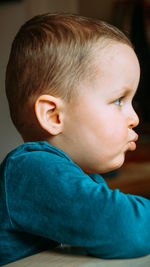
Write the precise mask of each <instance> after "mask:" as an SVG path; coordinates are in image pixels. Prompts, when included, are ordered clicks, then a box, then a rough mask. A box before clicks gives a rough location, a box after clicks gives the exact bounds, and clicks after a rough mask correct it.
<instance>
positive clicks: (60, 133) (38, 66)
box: [6, 14, 139, 171]
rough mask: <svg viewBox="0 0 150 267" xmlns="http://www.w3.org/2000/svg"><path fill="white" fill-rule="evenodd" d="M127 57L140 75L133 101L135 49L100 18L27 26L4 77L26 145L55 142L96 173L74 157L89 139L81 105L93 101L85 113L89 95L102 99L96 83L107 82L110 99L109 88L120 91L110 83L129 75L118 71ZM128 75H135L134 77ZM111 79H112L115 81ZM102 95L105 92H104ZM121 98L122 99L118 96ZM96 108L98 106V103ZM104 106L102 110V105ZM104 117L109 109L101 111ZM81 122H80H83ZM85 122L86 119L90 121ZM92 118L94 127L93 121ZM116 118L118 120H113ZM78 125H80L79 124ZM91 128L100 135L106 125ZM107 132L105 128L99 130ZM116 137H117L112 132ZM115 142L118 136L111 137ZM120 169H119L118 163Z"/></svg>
mask: <svg viewBox="0 0 150 267" xmlns="http://www.w3.org/2000/svg"><path fill="white" fill-rule="evenodd" d="M123 54H125V56H124V58H122V59H121V60H125V57H129V60H128V62H126V66H127V67H129V66H128V65H130V61H133V64H131V67H130V71H132V72H134V71H135V73H133V76H134V78H135V76H136V75H137V80H136V81H133V83H134V85H132V86H133V87H134V88H132V89H133V90H132V91H134V92H132V94H131V97H133V95H134V93H135V91H136V87H137V84H138V79H139V77H138V76H139V65H138V60H137V58H136V56H135V54H134V51H133V48H132V44H131V43H130V41H129V40H128V38H127V37H126V36H125V35H124V34H123V33H122V32H120V31H119V30H118V29H116V28H115V27H113V26H110V25H109V24H107V23H105V22H102V21H99V20H96V19H90V18H84V17H81V16H78V15H69V14H68V15H63V14H45V15H40V16H36V17H34V18H33V19H31V20H30V21H28V22H27V23H25V24H24V25H23V26H22V27H21V29H20V31H19V32H18V34H17V35H16V37H15V40H14V42H13V44H12V49H11V54H10V58H9V62H8V66H7V72H6V94H7V97H8V102H9V106H10V113H11V117H12V120H13V122H14V124H15V126H16V128H17V129H18V131H19V132H20V133H21V135H22V136H23V138H24V140H26V141H34V140H35V141H36V140H48V141H49V140H50V139H51V141H50V142H51V143H52V144H53V145H56V146H57V147H59V148H61V149H63V150H64V151H65V152H66V153H67V154H69V155H70V157H71V158H72V159H73V160H74V161H75V162H76V163H77V164H78V165H79V166H80V167H82V168H83V169H84V170H86V171H95V167H93V169H92V166H91V167H90V166H89V165H90V164H89V163H88V166H89V170H88V168H87V166H86V165H87V164H84V163H81V161H82V160H79V162H78V160H77V158H80V156H79V155H78V156H77V153H75V154H76V156H75V154H74V153H73V151H75V150H76V149H77V150H78V151H79V150H80V149H79V145H81V144H83V143H84V142H82V143H81V144H80V140H79V139H80V135H82V138H84V136H83V135H84V134H85V133H84V131H83V132H82V128H83V127H82V122H83V124H84V118H83V116H82V115H81V116H80V113H78V111H79V110H80V108H81V105H82V102H86V101H89V103H88V102H86V103H84V104H85V105H86V104H87V106H86V108H87V109H88V107H89V109H90V108H91V107H90V104H91V103H90V98H89V99H88V96H89V97H91V101H92V95H93V96H94V97H100V95H98V94H97V91H96V90H97V88H96V87H97V84H96V83H97V81H98V79H101V81H98V83H100V84H103V83H104V92H105V93H106V88H105V87H108V88H107V89H108V90H107V91H108V92H107V93H108V95H109V94H110V91H111V86H112V87H113V88H114V87H115V86H116V88H117V89H116V90H118V91H119V88H118V86H117V84H112V85H110V82H111V79H112V82H113V83H117V79H118V83H119V81H120V79H121V78H120V75H121V76H123V77H124V75H125V76H127V73H126V72H128V70H125V69H124V68H123V67H122V71H123V72H120V69H119V68H121V61H120V57H121V56H122V57H123ZM117 62H118V63H117ZM117 64H118V69H117ZM133 65H134V66H133ZM106 68H107V73H106ZM113 68H114V70H113ZM135 68H136V70H135ZM112 72H113V73H112ZM129 74H130V76H132V73H128V75H129ZM113 75H114V77H115V78H114V80H113V78H112V77H111V76H113ZM105 76H107V77H105ZM123 77H122V79H123ZM104 78H105V82H106V80H107V81H108V85H107V86H106V85H105V82H104V81H103V80H104ZM127 78H129V79H130V78H132V77H125V79H127ZM135 79H136V78H135ZM100 84H99V85H100ZM129 86H130V85H129ZM100 87H101V86H100ZM102 89H103V88H102ZM120 89H121V88H120ZM101 92H103V91H102V90H101ZM104 92H103V95H104ZM91 93H92V95H91ZM110 95H111V94H110ZM80 96H81V98H80ZM120 97H123V95H122V94H120ZM131 97H130V98H131ZM118 98H119V96H118ZM115 99H117V98H115V96H114V99H113V97H112V100H109V101H112V102H113V101H115ZM95 100H96V99H95ZM95 100H94V101H95ZM92 104H93V105H94V106H96V103H92ZM100 105H103V104H102V103H101V101H100V103H99V106H100ZM82 109H83V108H82ZM97 111H98V110H97ZM98 112H99V111H98ZM104 112H105V110H103V113H104ZM66 114H67V115H66ZM112 114H113V109H112ZM74 115H76V117H74ZM93 115H94V114H93ZM95 115H97V114H95ZM85 116H86V114H85ZM79 117H81V118H82V121H81V120H80V119H79ZM85 119H86V120H87V118H85ZM88 119H89V120H90V121H89V123H91V120H92V118H88ZM113 119H114V120H115V118H112V120H113ZM136 120H137V119H136ZM105 122H106V121H105ZM77 123H81V125H78V124H77ZM137 123H138V122H136V123H135V124H137ZM106 124H107V122H106ZM135 126H136V125H133V126H131V127H130V128H133V127H135ZM92 127H93V129H92V130H94V128H95V131H97V128H99V127H103V126H102V125H101V126H100V125H98V121H97V125H93V126H92ZM119 127H120V125H119V124H118V125H117V127H116V134H117V132H118V133H119ZM104 128H105V127H104ZM108 128H111V127H108ZM86 129H87V131H88V130H89V137H88V139H89V143H90V142H92V141H93V140H92V139H91V140H90V138H94V136H92V135H90V129H88V127H87V128H86ZM103 130H104V129H103V128H101V131H103ZM109 130H110V129H109ZM112 134H114V132H113V131H112ZM106 135H107V133H106ZM131 135H132V136H131ZM133 135H134V134H133V133H132V134H130V139H131V138H132V139H133ZM134 136H135V135H134ZM54 137H55V138H54ZM99 137H100V136H99ZM112 138H114V137H113V136H112ZM85 140H86V138H85ZM86 141H87V140H86ZM86 141H85V144H84V147H83V148H81V151H80V152H79V154H80V155H81V157H82V158H83V155H84V153H86V156H87V157H88V156H89V155H88V154H87V153H89V151H90V149H89V151H88V149H87V151H86V149H85V147H86V146H88V142H87V143H86ZM109 145H110V144H108V146H109ZM80 147H81V146H80ZM99 149H100V148H99ZM110 149H111V148H110ZM112 149H113V147H112ZM106 150H107V147H106ZM126 150H127V149H126ZM82 151H83V152H84V153H83V154H82ZM124 152H125V151H124ZM102 153H103V152H102ZM93 160H94V157H93ZM90 161H91V159H90V156H89V162H90ZM122 161H123V160H122ZM95 162H96V161H95ZM95 164H96V163H95ZM91 165H92V164H91ZM120 165H121V164H120ZM116 167H118V165H117V164H116V166H115V168H116ZM109 169H113V167H110V168H107V166H104V167H103V169H101V170H100V171H108V170H109Z"/></svg>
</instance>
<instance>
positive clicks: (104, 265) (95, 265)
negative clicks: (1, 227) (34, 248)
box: [5, 247, 150, 267]
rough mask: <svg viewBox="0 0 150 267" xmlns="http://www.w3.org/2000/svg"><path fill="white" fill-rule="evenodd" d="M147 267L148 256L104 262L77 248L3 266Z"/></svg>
mask: <svg viewBox="0 0 150 267" xmlns="http://www.w3.org/2000/svg"><path fill="white" fill-rule="evenodd" d="M7 266H8V267H34V266H36V267H129V266H131V267H134V266H135V267H148V266H150V255H148V256H145V257H141V258H136V259H123V260H122V259H121V260H120V259H112V260H104V259H98V258H95V257H89V256H87V255H86V253H85V252H84V250H81V249H79V248H70V247H64V248H58V249H55V250H51V251H49V250H48V251H44V252H41V253H38V254H35V255H33V256H30V257H27V258H24V259H22V260H19V261H15V262H13V263H10V264H7V265H5V267H7Z"/></svg>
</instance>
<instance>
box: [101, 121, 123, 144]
mask: <svg viewBox="0 0 150 267" xmlns="http://www.w3.org/2000/svg"><path fill="white" fill-rule="evenodd" d="M103 137H104V139H105V140H106V141H108V140H109V141H110V143H112V145H115V144H118V143H119V142H124V141H126V140H127V138H128V127H127V124H126V122H125V121H123V119H121V120H120V119H119V118H118V120H114V119H113V117H112V119H111V120H109V121H107V123H105V127H103Z"/></svg>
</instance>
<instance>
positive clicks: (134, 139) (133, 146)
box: [129, 134, 138, 151]
mask: <svg viewBox="0 0 150 267" xmlns="http://www.w3.org/2000/svg"><path fill="white" fill-rule="evenodd" d="M137 140H138V135H137V134H136V135H135V136H134V138H133V139H131V140H130V141H129V150H130V151H133V150H135V149H136V143H135V142H136V141H137Z"/></svg>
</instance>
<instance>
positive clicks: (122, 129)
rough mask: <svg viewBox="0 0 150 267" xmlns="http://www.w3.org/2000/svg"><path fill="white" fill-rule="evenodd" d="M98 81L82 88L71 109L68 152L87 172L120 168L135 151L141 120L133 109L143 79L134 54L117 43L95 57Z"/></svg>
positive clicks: (66, 131)
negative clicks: (140, 81) (140, 80)
mask: <svg viewBox="0 0 150 267" xmlns="http://www.w3.org/2000/svg"><path fill="white" fill-rule="evenodd" d="M95 71H96V72H95V73H96V74H95V80H94V81H93V83H91V85H89V84H88V85H85V84H83V85H82V87H83V88H82V89H81V92H80V93H79V98H78V100H77V102H76V103H75V104H74V106H73V107H72V106H69V105H68V112H67V113H66V114H67V115H66V119H65V128H64V133H63V134H64V136H65V137H67V138H66V140H68V141H67V142H66V147H64V150H65V152H66V153H67V154H68V155H69V156H70V157H71V158H72V160H73V161H74V162H76V163H77V164H78V165H79V166H80V167H81V168H82V169H83V170H84V171H86V172H96V173H103V172H107V171H110V170H113V169H116V168H119V167H121V165H122V164H123V162H124V158H125V153H126V152H127V151H128V150H134V149H135V143H134V141H136V139H137V134H136V133H135V131H134V130H133V128H134V127H136V126H137V125H138V122H139V120H138V117H137V115H136V113H135V111H134V109H133V107H132V99H133V97H134V95H135V93H136V90H137V86H138V83H139V77H140V68H139V63H138V60H137V57H136V55H135V53H134V51H133V50H132V49H131V48H130V47H129V46H127V45H125V44H121V43H114V44H112V45H111V46H108V47H107V48H105V49H104V50H103V52H100V54H99V55H97V57H96V67H95Z"/></svg>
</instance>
